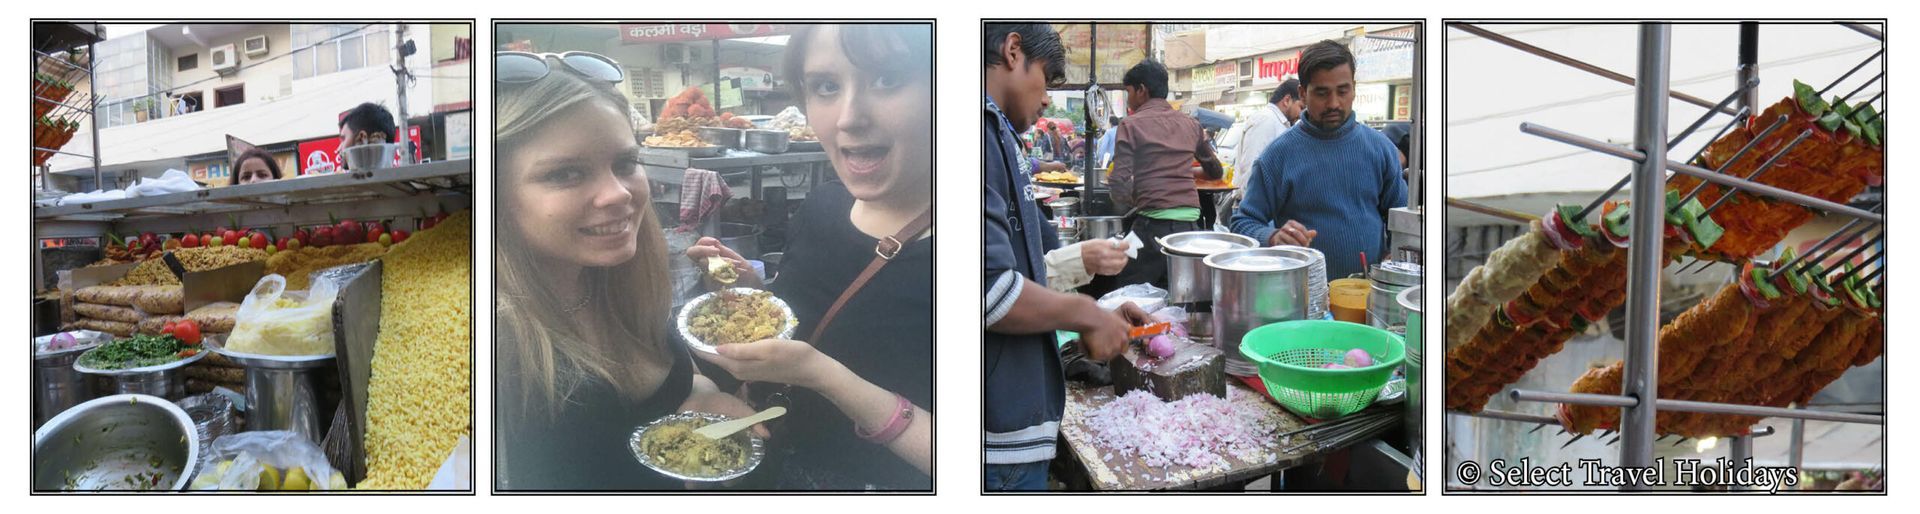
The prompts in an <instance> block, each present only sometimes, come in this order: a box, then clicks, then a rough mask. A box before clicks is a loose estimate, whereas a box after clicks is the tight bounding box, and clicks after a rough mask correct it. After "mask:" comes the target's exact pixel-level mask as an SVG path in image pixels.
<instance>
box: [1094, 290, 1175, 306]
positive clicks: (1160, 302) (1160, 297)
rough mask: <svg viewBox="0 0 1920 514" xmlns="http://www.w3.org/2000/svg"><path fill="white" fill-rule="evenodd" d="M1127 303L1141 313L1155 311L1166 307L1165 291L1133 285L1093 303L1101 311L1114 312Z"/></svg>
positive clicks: (1108, 294)
mask: <svg viewBox="0 0 1920 514" xmlns="http://www.w3.org/2000/svg"><path fill="white" fill-rule="evenodd" d="M1127 302H1133V304H1134V305H1138V306H1140V310H1143V311H1147V312H1153V311H1157V310H1160V309H1161V308H1162V307H1166V305H1167V290H1165V289H1161V288H1158V287H1153V284H1134V285H1130V286H1126V287H1122V288H1119V289H1115V290H1113V292H1110V293H1107V295H1106V296H1102V297H1100V299H1099V300H1098V301H1095V302H1094V303H1096V304H1099V305H1100V308H1101V309H1105V310H1114V309H1118V308H1120V304H1123V303H1127Z"/></svg>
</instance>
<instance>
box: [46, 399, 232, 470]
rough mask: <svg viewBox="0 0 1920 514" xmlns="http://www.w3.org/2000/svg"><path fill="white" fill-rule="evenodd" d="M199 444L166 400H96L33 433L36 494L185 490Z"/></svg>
mask: <svg viewBox="0 0 1920 514" xmlns="http://www.w3.org/2000/svg"><path fill="white" fill-rule="evenodd" d="M199 445H200V436H199V434H197V433H195V431H194V427H193V420H192V419H191V418H188V417H187V413H186V411H183V410H181V409H180V407H178V406H175V405H174V404H173V403H171V402H168V401H166V400H165V399H162V398H158V397H154V396H147V395H137V394H122V395H113V396H108V397H104V398H96V399H93V400H90V401H88V402H86V403H82V404H80V405H76V406H74V407H73V408H71V409H67V410H66V412H62V413H60V415H58V416H54V417H53V419H51V420H48V421H47V424H46V425H43V426H41V427H40V429H39V430H35V431H34V432H33V463H34V466H33V489H34V490H36V491H97V490H157V491H178V490H181V489H184V488H185V487H186V486H187V480H188V479H190V478H191V477H192V476H193V473H194V469H195V463H196V462H198V461H199V460H200V450H199Z"/></svg>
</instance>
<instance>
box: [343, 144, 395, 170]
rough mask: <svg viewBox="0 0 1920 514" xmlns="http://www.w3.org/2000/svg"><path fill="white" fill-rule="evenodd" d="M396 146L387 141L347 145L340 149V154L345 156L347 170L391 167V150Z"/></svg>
mask: <svg viewBox="0 0 1920 514" xmlns="http://www.w3.org/2000/svg"><path fill="white" fill-rule="evenodd" d="M397 146H398V145H394V144H389V143H373V144H368V145H360V146H349V147H346V148H344V149H341V150H340V154H341V155H343V156H345V157H346V160H347V169H348V170H351V171H368V170H377V169H382V168H391V167H393V151H394V148H395V147H397Z"/></svg>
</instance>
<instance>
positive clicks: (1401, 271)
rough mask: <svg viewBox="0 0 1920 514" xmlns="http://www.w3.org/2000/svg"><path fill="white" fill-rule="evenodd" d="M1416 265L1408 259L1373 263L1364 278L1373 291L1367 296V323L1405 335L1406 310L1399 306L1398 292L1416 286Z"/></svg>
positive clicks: (1417, 265)
mask: <svg viewBox="0 0 1920 514" xmlns="http://www.w3.org/2000/svg"><path fill="white" fill-rule="evenodd" d="M1420 273H1421V268H1420V265H1419V264H1414V263H1412V262H1408V261H1393V260H1389V261H1382V262H1381V263H1380V264H1376V265H1374V266H1373V269H1372V270H1370V272H1369V273H1368V275H1367V276H1368V278H1370V279H1372V280H1373V291H1372V293H1371V294H1369V295H1368V296H1367V324H1368V325H1373V326H1375V327H1379V328H1382V329H1385V330H1386V331H1388V332H1393V333H1395V334H1400V335H1406V333H1407V326H1406V322H1407V312H1406V309H1403V308H1401V306H1400V302H1399V296H1400V292H1401V291H1405V290H1407V288H1409V287H1414V286H1418V285H1420Z"/></svg>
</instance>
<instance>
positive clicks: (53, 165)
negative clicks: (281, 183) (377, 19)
mask: <svg viewBox="0 0 1920 514" xmlns="http://www.w3.org/2000/svg"><path fill="white" fill-rule="evenodd" d="M103 27H104V28H105V30H104V31H103V32H104V34H103V36H105V37H106V39H104V40H102V41H100V42H99V43H97V44H96V50H95V52H96V53H97V56H95V58H96V59H97V60H98V62H97V68H98V69H97V71H96V75H97V76H98V77H99V79H98V80H97V81H92V82H96V83H92V84H89V82H90V79H89V78H87V77H79V78H78V80H76V81H75V82H76V88H75V89H76V90H78V91H82V92H84V91H88V90H89V88H92V90H93V91H94V95H96V96H97V102H96V103H97V113H96V115H95V116H91V117H80V118H79V119H78V120H77V121H78V123H79V130H77V131H76V133H75V135H74V136H73V138H72V139H71V140H69V141H68V142H67V143H66V144H65V145H63V146H62V147H60V148H59V150H60V153H57V154H55V155H53V157H52V158H51V159H48V160H47V162H46V163H45V167H46V171H48V172H50V177H49V181H50V183H49V184H48V185H49V186H52V187H53V188H55V189H60V190H66V191H92V190H96V189H117V188H121V187H125V186H127V185H128V184H131V183H132V182H133V181H134V179H135V178H136V177H147V178H152V177H157V176H159V175H160V174H161V173H163V172H165V171H166V170H168V169H179V170H183V171H188V172H190V173H191V174H192V176H193V178H194V180H195V181H198V182H201V183H202V184H204V185H206V186H207V187H224V186H226V185H228V183H229V178H230V176H231V173H232V170H230V169H228V164H227V162H226V161H227V142H226V136H227V135H232V136H235V137H238V138H240V139H243V140H246V141H247V142H249V143H252V144H254V145H256V146H259V147H261V148H263V149H266V150H268V151H270V152H272V153H273V154H274V156H275V157H276V158H277V159H278V160H279V161H280V167H281V169H283V170H286V173H288V174H289V175H305V174H309V173H328V172H331V171H333V170H334V169H336V168H337V167H338V164H339V163H338V162H337V156H336V155H334V150H335V149H336V147H337V141H336V140H337V139H338V137H339V128H338V126H337V122H338V120H339V118H340V116H341V114H342V113H344V112H345V111H347V110H348V109H351V108H353V107H354V106H355V105H358V104H360V103H362V102H373V103H376V104H380V105H383V106H386V107H387V108H388V109H389V110H391V111H393V112H395V113H396V114H397V113H399V112H402V110H401V109H398V108H397V106H399V103H400V100H399V93H398V89H399V88H398V87H397V85H396V82H395V78H394V74H393V72H392V71H391V70H389V69H388V65H389V63H391V62H392V60H393V54H394V52H395V50H394V46H395V45H396V44H397V43H396V42H398V41H403V40H405V41H411V42H412V43H413V45H414V49H415V50H414V53H413V54H411V55H408V56H406V57H405V63H406V66H407V68H408V69H410V70H414V74H415V77H414V78H413V79H412V80H411V81H410V85H409V86H408V87H407V88H406V98H407V101H406V106H405V109H404V112H406V113H407V115H408V120H407V121H408V126H409V133H410V134H409V139H411V140H413V141H414V142H415V145H417V147H418V148H419V150H420V156H421V157H422V160H428V161H431V160H447V159H461V158H465V157H467V156H468V155H470V154H471V153H472V145H471V143H470V141H471V134H472V131H473V119H472V102H473V98H472V96H471V88H470V87H469V82H470V81H471V79H472V63H471V57H472V39H471V37H470V36H469V35H465V34H466V30H467V28H466V26H465V25H449V24H392V23H350V24H221V23H178V24H166V25H159V26H150V27H147V26H129V25H103ZM119 28H135V29H138V30H137V31H136V32H132V33H126V34H115V33H114V30H115V29H119ZM42 68H43V71H50V70H52V69H53V68H54V66H52V65H43V66H42ZM96 119H97V120H98V123H99V134H100V138H99V139H100V145H99V152H98V153H99V157H100V159H99V163H98V167H99V171H100V172H101V178H100V182H99V183H95V181H94V177H93V172H94V168H95V163H94V160H93V158H92V157H93V153H94V151H93V141H92V134H93V130H92V128H93V127H92V124H93V123H95V121H94V120H96ZM330 141H332V142H330ZM455 141H458V143H453V142H455Z"/></svg>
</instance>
